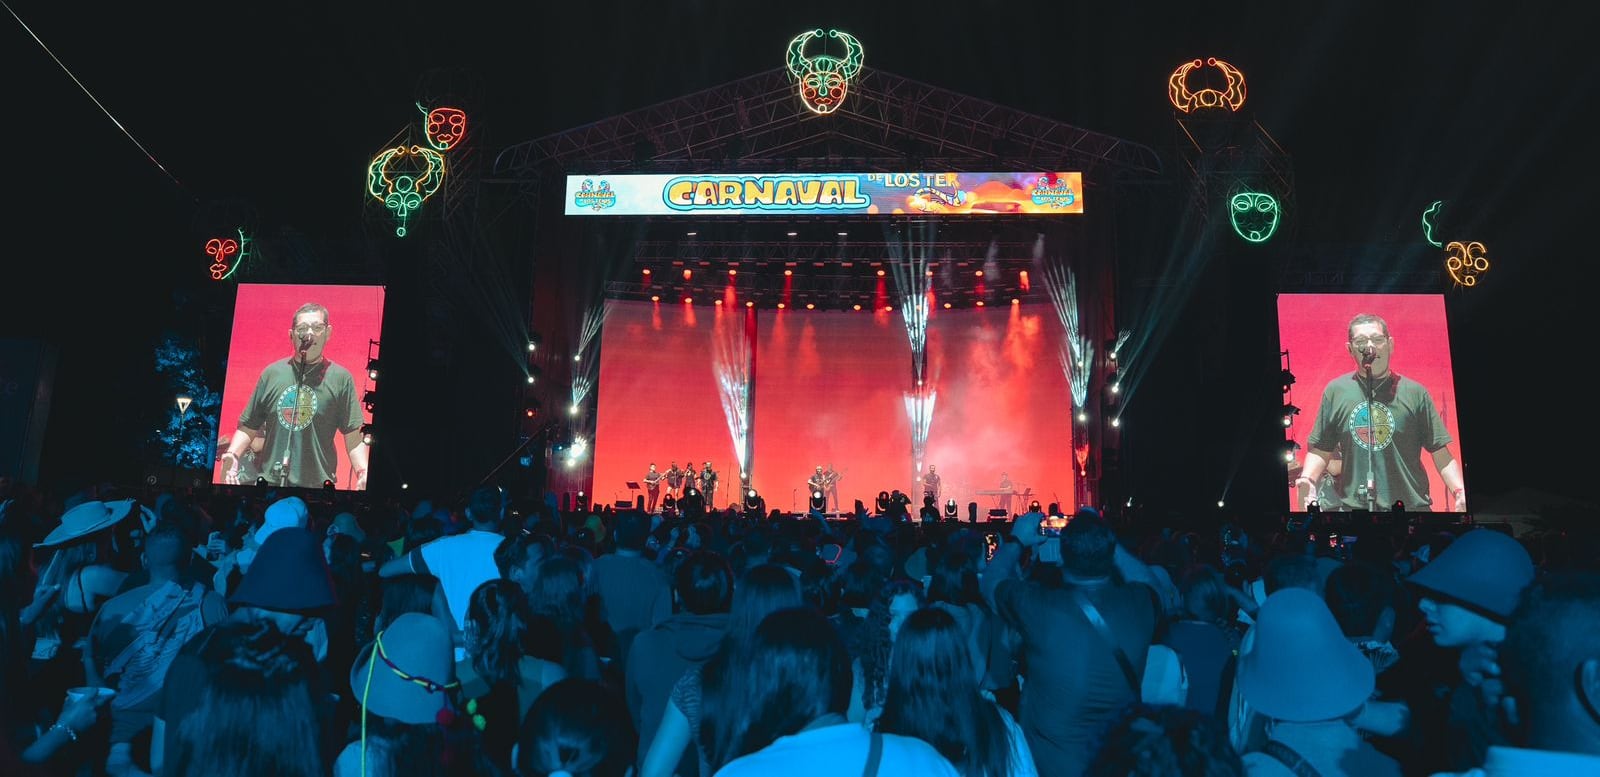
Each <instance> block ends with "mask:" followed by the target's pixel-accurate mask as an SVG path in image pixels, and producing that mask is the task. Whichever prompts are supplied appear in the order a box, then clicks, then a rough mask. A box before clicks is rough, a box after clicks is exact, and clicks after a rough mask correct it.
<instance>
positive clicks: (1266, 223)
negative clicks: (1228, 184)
mask: <svg viewBox="0 0 1600 777" xmlns="http://www.w3.org/2000/svg"><path fill="white" fill-rule="evenodd" d="M1281 215H1282V210H1281V209H1280V208H1279V207H1278V200H1277V199H1276V198H1274V197H1273V196H1272V195H1270V194H1267V193H1265V192H1239V193H1237V194H1235V195H1233V196H1232V197H1230V198H1228V220H1229V221H1231V222H1232V223H1233V231H1234V233H1235V234H1237V235H1238V236H1239V237H1241V238H1244V239H1245V240H1247V241H1249V242H1251V243H1265V242H1267V241H1268V240H1270V239H1272V235H1273V234H1274V233H1276V232H1277V231H1278V219H1279V217H1280V216H1281Z"/></svg>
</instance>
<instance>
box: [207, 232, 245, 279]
mask: <svg viewBox="0 0 1600 777" xmlns="http://www.w3.org/2000/svg"><path fill="white" fill-rule="evenodd" d="M237 253H239V241H237V240H234V239H233V238H231V237H214V238H211V239H210V240H207V241H206V256H209V257H211V280H214V281H220V280H222V279H224V278H226V277H228V276H229V275H232V274H233V271H234V268H236V267H238V266H239V264H238V262H234V261H232V259H233V256H234V254H237Z"/></svg>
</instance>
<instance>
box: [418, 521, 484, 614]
mask: <svg viewBox="0 0 1600 777" xmlns="http://www.w3.org/2000/svg"><path fill="white" fill-rule="evenodd" d="M503 539H505V538H504V537H501V536H500V535H499V534H496V533H494V532H492V531H478V530H476V529H474V530H472V531H469V532H467V533H465V534H457V535H455V536H453V537H440V538H439V539H436V540H434V541H433V542H430V543H428V544H426V545H423V546H422V547H420V548H417V552H418V553H421V554H422V563H424V564H427V565H428V572H429V574H432V575H433V576H434V577H437V578H439V587H440V588H442V589H444V600H445V601H446V602H448V603H449V604H450V617H451V618H453V619H455V622H456V628H458V629H459V628H463V624H464V623H465V622H466V619H467V602H468V601H470V600H471V599H472V592H473V591H476V590H478V586H480V585H483V584H484V583H486V582H488V581H490V580H493V579H495V578H497V577H499V576H500V569H499V568H498V567H496V566H495V565H494V549H495V548H497V547H499V546H500V541H501V540H503Z"/></svg>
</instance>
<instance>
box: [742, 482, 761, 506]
mask: <svg viewBox="0 0 1600 777" xmlns="http://www.w3.org/2000/svg"><path fill="white" fill-rule="evenodd" d="M744 509H745V511H746V512H760V511H761V494H759V493H757V492H756V490H755V489H753V488H751V489H746V490H745V492H744Z"/></svg>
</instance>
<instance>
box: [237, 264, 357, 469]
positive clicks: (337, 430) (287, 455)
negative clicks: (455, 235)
mask: <svg viewBox="0 0 1600 777" xmlns="http://www.w3.org/2000/svg"><path fill="white" fill-rule="evenodd" d="M383 297H384V290H383V287H381V286H320V285H294V284H240V285H239V290H238V295H237V297H236V301H235V304H234V314H233V337H232V339H231V340H230V341H229V345H228V371H227V377H226V379H225V380H226V382H225V384H224V386H223V391H222V411H221V412H222V416H221V424H220V429H221V436H220V439H219V440H218V441H217V446H218V449H217V452H218V461H217V465H216V468H215V470H214V471H213V473H212V482H214V483H242V484H252V483H256V482H258V481H259V480H262V479H264V480H265V481H266V482H267V483H268V484H270V485H276V486H286V487H292V488H321V487H323V485H324V483H325V482H326V481H330V480H331V481H332V482H333V484H334V486H335V487H336V488H338V489H341V490H363V489H365V488H366V473H367V466H366V462H367V460H368V450H367V446H366V445H365V443H363V442H362V431H361V427H362V426H363V425H365V424H366V423H368V422H369V421H370V420H371V418H370V415H369V414H368V413H367V411H366V410H365V408H364V407H363V404H362V400H363V398H364V397H365V394H366V392H367V391H368V390H373V389H376V381H374V380H372V379H370V378H369V377H368V375H367V369H366V367H367V358H368V354H369V353H371V350H370V348H371V344H372V342H374V341H378V340H380V337H379V330H380V327H381V325H382V322H383ZM380 377H381V376H380Z"/></svg>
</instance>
